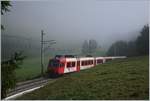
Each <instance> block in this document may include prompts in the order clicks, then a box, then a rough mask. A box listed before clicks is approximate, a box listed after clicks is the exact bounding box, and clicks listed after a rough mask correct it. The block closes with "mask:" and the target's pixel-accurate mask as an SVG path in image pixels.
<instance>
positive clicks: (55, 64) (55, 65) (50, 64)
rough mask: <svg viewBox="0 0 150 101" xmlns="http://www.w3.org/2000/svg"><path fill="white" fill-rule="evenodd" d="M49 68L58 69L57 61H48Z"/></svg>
mask: <svg viewBox="0 0 150 101" xmlns="http://www.w3.org/2000/svg"><path fill="white" fill-rule="evenodd" d="M49 66H50V67H59V61H56V60H50V62H49Z"/></svg>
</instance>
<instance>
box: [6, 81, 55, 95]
mask: <svg viewBox="0 0 150 101" xmlns="http://www.w3.org/2000/svg"><path fill="white" fill-rule="evenodd" d="M54 81H56V79H50V78H38V79H34V80H28V81H25V82H21V83H17V84H16V87H15V88H14V89H11V90H9V92H8V94H7V97H10V96H13V95H15V94H18V93H21V92H23V91H27V90H30V89H33V88H36V87H41V86H44V85H46V84H47V83H52V82H54Z"/></svg>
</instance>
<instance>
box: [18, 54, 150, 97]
mask: <svg viewBox="0 0 150 101" xmlns="http://www.w3.org/2000/svg"><path fill="white" fill-rule="evenodd" d="M16 99H21V100H26V99H28V100H33V99H34V100H51V99H57V100H58V99H64V100H65V99H67V100H72V99H73V100H75V99H80V100H82V99H87V100H88V99H90V100H91V99H93V100H97V99H99V100H112V99H113V100H132V99H134V100H148V99H149V57H148V56H140V57H132V58H126V59H120V60H112V61H110V62H107V63H105V64H100V65H97V66H96V67H93V68H91V69H87V70H83V71H80V72H76V73H71V74H65V75H63V76H62V77H60V78H58V79H57V80H56V81H55V82H54V83H49V84H48V85H46V86H44V87H43V88H40V89H37V90H35V91H33V92H30V93H28V94H24V95H23V96H20V97H18V98H16Z"/></svg>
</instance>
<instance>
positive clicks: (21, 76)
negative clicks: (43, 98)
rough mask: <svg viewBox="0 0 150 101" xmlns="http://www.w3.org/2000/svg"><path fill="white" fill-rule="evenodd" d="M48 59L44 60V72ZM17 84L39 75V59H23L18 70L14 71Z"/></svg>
mask: <svg viewBox="0 0 150 101" xmlns="http://www.w3.org/2000/svg"><path fill="white" fill-rule="evenodd" d="M48 61H49V57H45V58H44V70H45V71H46V69H47V64H48ZM15 72H16V79H17V82H20V81H26V80H30V79H34V78H37V77H39V76H40V75H41V59H40V57H34V58H25V59H24V61H23V63H22V65H20V68H18V69H16V71H15Z"/></svg>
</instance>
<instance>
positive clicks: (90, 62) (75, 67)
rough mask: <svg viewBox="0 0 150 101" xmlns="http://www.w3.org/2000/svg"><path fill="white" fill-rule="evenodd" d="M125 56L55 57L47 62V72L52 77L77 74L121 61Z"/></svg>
mask: <svg viewBox="0 0 150 101" xmlns="http://www.w3.org/2000/svg"><path fill="white" fill-rule="evenodd" d="M123 58H126V56H114V57H93V56H85V57H77V56H74V55H56V56H55V57H54V58H52V59H50V60H49V63H48V66H47V71H48V73H49V74H50V75H51V76H52V75H53V76H54V75H55V76H59V75H63V74H66V73H72V72H79V71H81V70H84V69H89V68H93V67H95V66H96V65H99V64H103V63H105V62H108V61H110V60H113V59H123Z"/></svg>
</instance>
